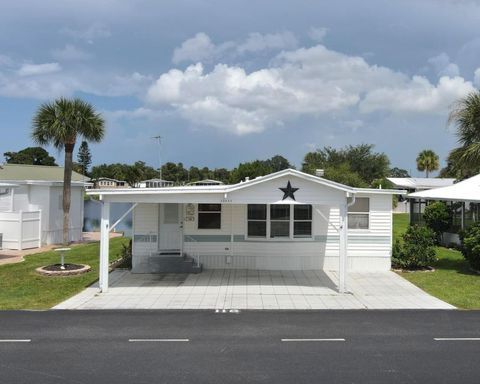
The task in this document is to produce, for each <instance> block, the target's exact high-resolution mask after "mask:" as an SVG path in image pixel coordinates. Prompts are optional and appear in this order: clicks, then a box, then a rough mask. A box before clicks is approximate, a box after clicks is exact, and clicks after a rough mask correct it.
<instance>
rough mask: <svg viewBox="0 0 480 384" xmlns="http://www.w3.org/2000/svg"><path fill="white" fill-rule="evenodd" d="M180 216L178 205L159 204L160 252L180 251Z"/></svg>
mask: <svg viewBox="0 0 480 384" xmlns="http://www.w3.org/2000/svg"><path fill="white" fill-rule="evenodd" d="M180 214H181V212H180V205H179V204H176V203H163V204H160V220H159V221H160V223H159V232H160V233H159V240H160V241H159V249H160V250H161V251H180V249H181V246H182V232H183V231H182V221H181V217H180Z"/></svg>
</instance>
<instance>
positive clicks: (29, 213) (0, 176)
mask: <svg viewBox="0 0 480 384" xmlns="http://www.w3.org/2000/svg"><path fill="white" fill-rule="evenodd" d="M84 185H85V182H84V176H83V175H81V174H78V173H76V172H73V174H72V197H71V207H70V241H80V240H81V239H82V227H83V194H84V189H85V188H84ZM62 202H63V167H53V166H39V165H18V164H5V165H1V166H0V236H1V238H2V241H1V245H0V248H4V249H20V250H21V249H27V248H36V247H39V246H41V245H42V244H60V243H62V241H63V207H62Z"/></svg>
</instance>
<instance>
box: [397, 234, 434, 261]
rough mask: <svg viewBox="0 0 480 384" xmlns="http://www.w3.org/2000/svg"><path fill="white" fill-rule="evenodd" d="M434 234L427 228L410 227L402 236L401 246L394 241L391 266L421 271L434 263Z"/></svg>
mask: <svg viewBox="0 0 480 384" xmlns="http://www.w3.org/2000/svg"><path fill="white" fill-rule="evenodd" d="M434 246H435V233H434V232H433V231H432V230H431V229H430V228H428V227H422V226H418V225H411V226H409V227H408V229H407V231H406V232H405V233H404V234H403V245H402V244H400V241H398V240H397V241H396V242H395V244H394V245H393V248H392V264H393V266H394V267H395V268H403V269H421V268H425V267H428V266H429V265H430V264H432V263H433V262H434V261H436V256H435V248H434Z"/></svg>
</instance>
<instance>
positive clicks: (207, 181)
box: [187, 179, 225, 185]
mask: <svg viewBox="0 0 480 384" xmlns="http://www.w3.org/2000/svg"><path fill="white" fill-rule="evenodd" d="M224 184H225V183H223V182H222V181H218V180H212V179H203V180H199V181H192V182H191V183H188V184H187V185H224Z"/></svg>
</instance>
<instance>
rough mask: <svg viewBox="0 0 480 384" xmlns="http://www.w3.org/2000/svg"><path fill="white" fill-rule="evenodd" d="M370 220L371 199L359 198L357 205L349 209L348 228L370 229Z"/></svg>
mask: <svg viewBox="0 0 480 384" xmlns="http://www.w3.org/2000/svg"><path fill="white" fill-rule="evenodd" d="M369 219H370V199H369V198H368V197H357V198H356V199H355V203H354V204H353V205H351V206H350V207H348V228H349V229H368V228H369V221H370V220H369Z"/></svg>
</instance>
